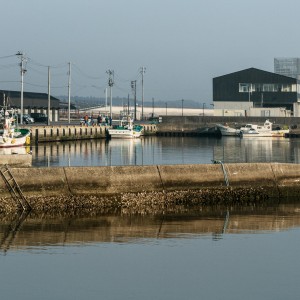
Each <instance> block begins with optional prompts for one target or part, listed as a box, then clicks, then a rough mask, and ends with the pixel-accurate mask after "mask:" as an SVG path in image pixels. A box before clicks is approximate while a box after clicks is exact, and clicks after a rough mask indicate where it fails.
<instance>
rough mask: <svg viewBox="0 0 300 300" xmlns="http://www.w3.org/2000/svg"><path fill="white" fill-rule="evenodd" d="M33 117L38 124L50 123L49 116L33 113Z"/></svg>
mask: <svg viewBox="0 0 300 300" xmlns="http://www.w3.org/2000/svg"><path fill="white" fill-rule="evenodd" d="M31 117H33V118H34V121H35V122H38V123H47V122H48V116H47V115H46V114H43V113H31Z"/></svg>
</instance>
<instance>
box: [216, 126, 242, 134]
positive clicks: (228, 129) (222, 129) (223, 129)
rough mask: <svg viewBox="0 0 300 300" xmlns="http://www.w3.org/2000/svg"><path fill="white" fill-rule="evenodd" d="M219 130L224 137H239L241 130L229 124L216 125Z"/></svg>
mask: <svg viewBox="0 0 300 300" xmlns="http://www.w3.org/2000/svg"><path fill="white" fill-rule="evenodd" d="M216 126H217V128H218V129H219V130H220V132H221V135H222V136H239V135H240V129H236V128H232V127H230V126H228V124H225V125H222V124H216Z"/></svg>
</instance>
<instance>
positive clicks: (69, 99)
mask: <svg viewBox="0 0 300 300" xmlns="http://www.w3.org/2000/svg"><path fill="white" fill-rule="evenodd" d="M68 75H69V79H68V122H69V124H70V122H71V116H70V113H71V62H69V74H68Z"/></svg>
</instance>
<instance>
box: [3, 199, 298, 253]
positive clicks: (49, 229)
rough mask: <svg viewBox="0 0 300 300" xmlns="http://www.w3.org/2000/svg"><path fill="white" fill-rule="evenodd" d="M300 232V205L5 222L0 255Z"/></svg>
mask: <svg viewBox="0 0 300 300" xmlns="http://www.w3.org/2000/svg"><path fill="white" fill-rule="evenodd" d="M296 227H300V204H299V203H282V204H271V205H270V204H269V205H267V206H262V207H245V208H236V207H230V208H224V209H222V208H211V207H210V208H209V207H207V208H201V209H199V208H198V209H197V210H190V211H186V212H184V213H182V214H170V215H164V214H162V215H155V216H154V215H148V216H139V215H135V216H133V215H116V214H108V215H98V216H46V215H43V216H39V215H34V214H29V215H26V214H21V215H19V216H6V217H2V219H1V220H0V234H1V236H0V249H1V250H2V251H4V252H6V251H8V250H9V249H26V248H28V247H29V248H31V247H43V246H47V247H49V246H51V245H52V246H55V245H58V246H65V245H71V244H78V243H79V244H89V243H104V242H105V243H107V242H117V243H141V242H142V243H145V241H147V240H153V239H169V238H185V237H188V238H196V237H197V238H199V237H201V236H202V237H210V238H212V239H213V240H219V239H222V237H223V236H224V235H226V234H240V233H243V234H245V233H256V234H257V233H262V232H268V231H283V230H289V229H292V228H296Z"/></svg>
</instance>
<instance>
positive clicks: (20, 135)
mask: <svg viewBox="0 0 300 300" xmlns="http://www.w3.org/2000/svg"><path fill="white" fill-rule="evenodd" d="M1 112H2V114H0V148H9V147H19V146H24V145H30V130H29V129H25V128H17V127H16V124H15V122H16V118H15V116H14V111H13V110H7V109H4V110H2V111H1Z"/></svg>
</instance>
